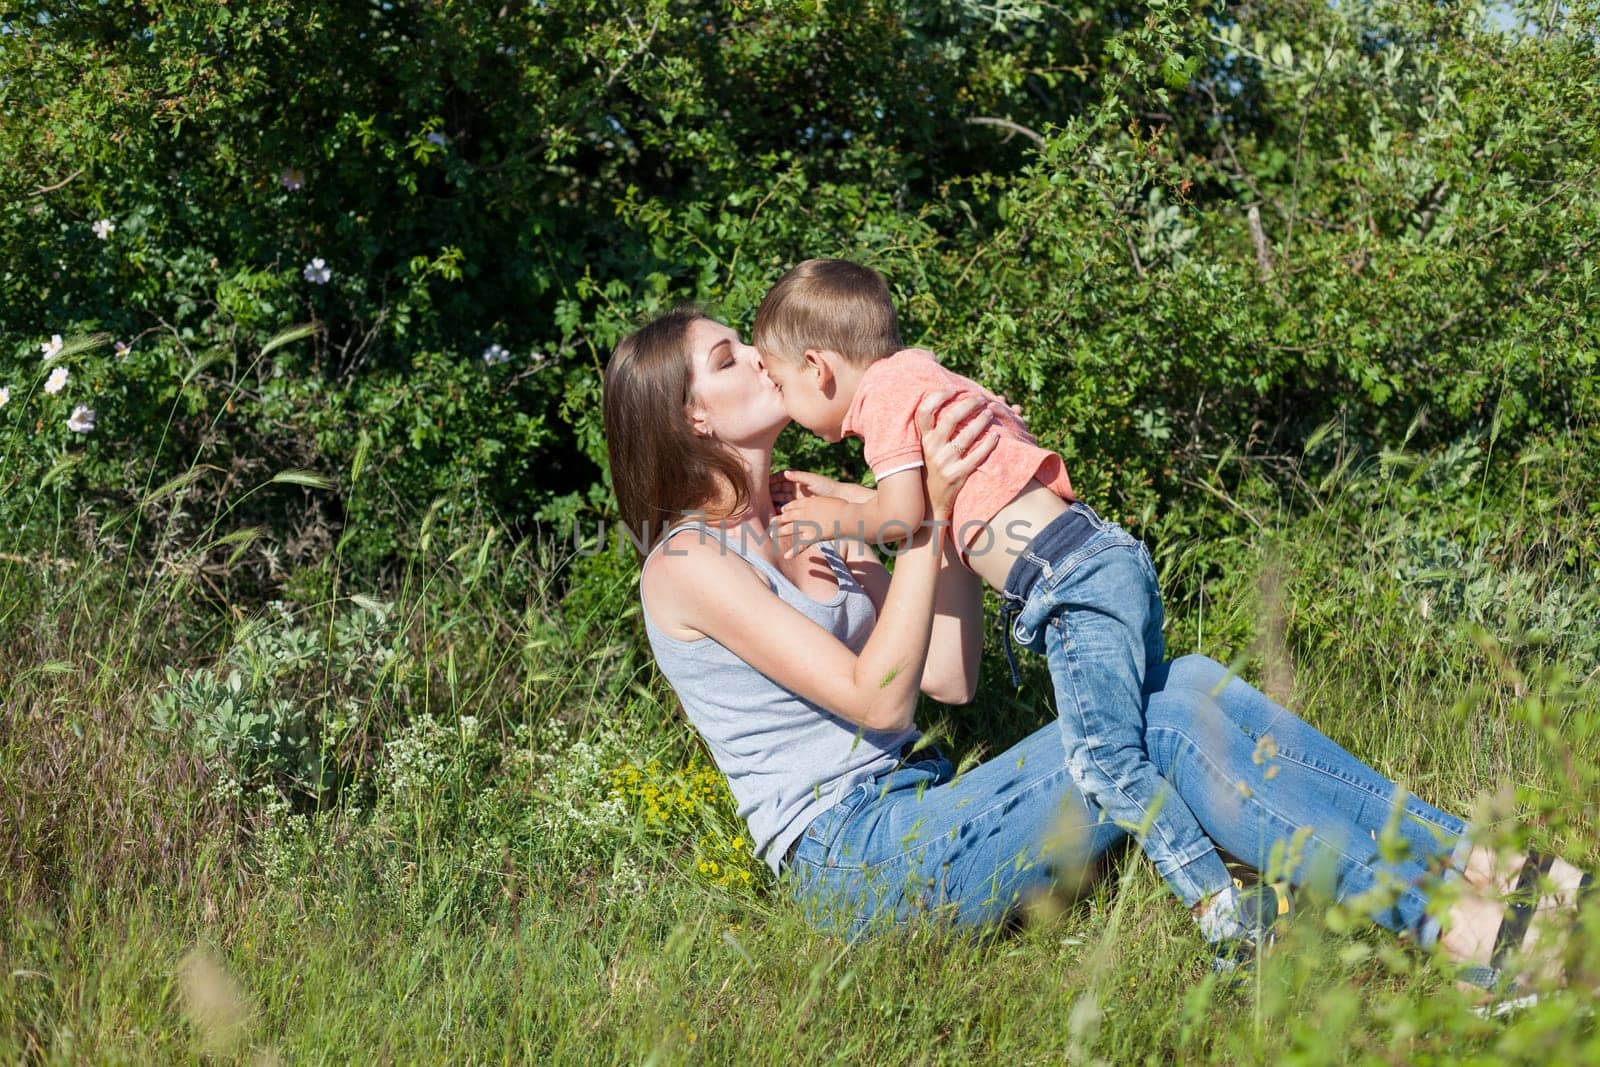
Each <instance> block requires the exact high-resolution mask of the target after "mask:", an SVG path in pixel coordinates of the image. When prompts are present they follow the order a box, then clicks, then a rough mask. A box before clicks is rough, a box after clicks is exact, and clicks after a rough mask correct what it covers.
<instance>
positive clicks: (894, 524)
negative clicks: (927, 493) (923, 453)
mask: <svg viewBox="0 0 1600 1067" xmlns="http://www.w3.org/2000/svg"><path fill="white" fill-rule="evenodd" d="M926 514H927V504H926V500H925V497H924V495H923V487H922V468H921V467H920V466H918V467H913V468H911V469H910V470H903V471H897V472H896V473H894V474H891V475H890V476H889V477H887V478H885V479H884V480H883V481H881V482H879V483H878V488H877V491H876V492H874V493H873V494H872V496H871V497H870V498H868V499H861V500H842V499H840V498H838V497H831V496H808V497H801V498H800V499H798V500H795V501H792V502H791V503H789V504H786V505H784V508H783V513H782V514H780V515H778V516H777V517H776V518H774V519H773V520H772V531H773V534H774V535H775V536H776V537H777V538H778V543H779V544H788V545H789V548H788V552H789V554H790V555H795V554H797V553H798V552H799V551H800V549H801V548H803V547H804V546H805V545H808V544H814V543H816V542H818V541H832V540H837V539H838V538H841V537H843V538H849V539H851V540H856V541H864V542H867V543H870V544H876V545H886V544H891V543H895V542H899V541H903V540H905V539H906V538H907V537H910V536H911V535H912V534H913V533H915V532H916V530H917V528H918V527H919V526H921V525H922V519H923V516H924V515H926ZM791 539H792V540H791Z"/></svg>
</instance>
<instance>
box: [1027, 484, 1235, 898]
mask: <svg viewBox="0 0 1600 1067" xmlns="http://www.w3.org/2000/svg"><path fill="white" fill-rule="evenodd" d="M1003 603H1004V604H1005V605H1006V607H1005V609H1004V610H1003V612H1002V616H1001V619H1002V625H1007V626H1008V633H1007V635H1006V636H1007V638H1008V639H1010V638H1014V639H1015V640H1016V642H1017V643H1018V644H1020V645H1022V646H1023V647H1024V648H1028V649H1031V650H1033V651H1034V652H1040V653H1043V654H1044V657H1045V661H1046V662H1047V663H1048V664H1049V666H1050V678H1051V680H1052V681H1053V682H1054V684H1055V696H1056V718H1057V722H1058V724H1059V725H1060V728H1061V739H1062V743H1063V746H1064V747H1065V749H1066V764H1067V771H1068V773H1070V774H1071V775H1072V782H1073V785H1075V786H1076V787H1077V790H1078V792H1079V794H1081V795H1082V796H1083V797H1084V798H1085V799H1086V800H1088V801H1089V802H1090V803H1091V804H1093V805H1094V806H1095V807H1096V808H1097V809H1099V811H1100V813H1101V815H1102V817H1104V818H1106V819H1109V820H1111V821H1112V822H1116V823H1120V824H1121V825H1122V826H1123V827H1124V828H1129V829H1132V828H1140V827H1142V828H1143V831H1144V832H1143V834H1142V835H1141V840H1140V844H1141V845H1142V846H1143V848H1144V853H1145V855H1147V856H1149V857H1150V860H1151V862H1152V863H1154V864H1155V867H1156V871H1157V872H1158V873H1159V874H1160V875H1161V877H1162V878H1163V879H1164V880H1165V881H1166V883H1167V885H1168V886H1170V887H1171V889H1172V891H1173V892H1174V893H1176V894H1177V896H1178V898H1179V899H1180V900H1182V901H1183V902H1184V904H1186V905H1189V906H1190V907H1193V906H1194V905H1195V904H1196V903H1198V902H1200V901H1201V900H1204V899H1205V898H1207V897H1209V896H1211V895H1212V894H1213V893H1217V892H1220V891H1221V890H1224V889H1227V888H1228V887H1229V886H1231V885H1232V884H1233V880H1232V877H1231V876H1230V875H1229V874H1228V869H1227V867H1225V866H1223V863H1222V857H1220V856H1219V855H1217V850H1216V848H1215V847H1213V845H1212V843H1211V840H1210V839H1209V838H1208V837H1206V835H1205V831H1203V830H1202V829H1201V828H1200V824H1199V823H1198V822H1197V821H1195V817H1194V813H1193V812H1191V811H1190V810H1189V806H1188V805H1187V804H1185V803H1184V802H1183V800H1182V799H1180V798H1179V797H1177V796H1175V795H1174V794H1173V791H1172V789H1171V788H1170V787H1169V786H1168V784H1167V781H1166V779H1165V778H1163V777H1162V776H1161V772H1160V771H1158V770H1156V768H1155V765H1154V764H1152V763H1151V762H1150V757H1149V756H1148V755H1147V754H1146V752H1145V739H1144V733H1145V724H1144V718H1145V712H1144V709H1145V698H1146V694H1147V688H1146V678H1147V677H1148V675H1149V674H1150V672H1152V671H1153V670H1155V668H1156V667H1158V666H1159V665H1160V664H1161V663H1162V662H1163V661H1164V660H1165V659H1166V645H1165V643H1164V641H1163V638H1162V636H1161V627H1162V621H1163V619H1162V609H1161V592H1160V589H1159V588H1158V587H1157V584H1156V573H1155V567H1154V566H1153V565H1152V564H1151V562H1150V553H1149V552H1148V551H1146V549H1145V547H1144V545H1142V544H1141V543H1139V542H1138V541H1137V540H1135V539H1134V538H1133V537H1132V536H1131V535H1130V534H1128V532H1127V531H1125V530H1123V529H1122V528H1121V527H1120V526H1118V525H1116V524H1115V523H1110V522H1106V521H1104V520H1103V519H1101V518H1100V516H1098V515H1096V514H1095V513H1094V511H1093V510H1092V509H1091V508H1090V507H1089V506H1088V505H1086V504H1081V503H1078V504H1072V505H1070V506H1069V507H1068V509H1067V512H1066V513H1065V514H1063V515H1062V516H1061V517H1060V518H1059V519H1057V520H1056V521H1055V522H1052V523H1051V524H1050V525H1049V526H1048V527H1047V528H1046V529H1044V530H1043V531H1041V532H1040V534H1039V535H1038V536H1037V537H1035V538H1034V539H1033V542H1032V543H1031V544H1029V546H1028V550H1027V552H1025V553H1024V554H1023V555H1022V556H1021V557H1020V558H1019V559H1018V560H1017V561H1016V563H1015V564H1013V566H1012V568H1011V575H1010V577H1009V578H1008V579H1007V581H1006V588H1005V592H1004V594H1003ZM1013 616H1014V617H1015V621H1014V622H1013V621H1011V620H1012V617H1013Z"/></svg>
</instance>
